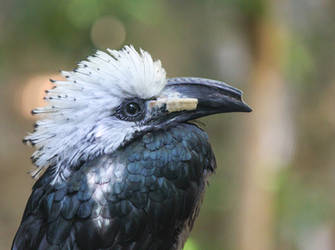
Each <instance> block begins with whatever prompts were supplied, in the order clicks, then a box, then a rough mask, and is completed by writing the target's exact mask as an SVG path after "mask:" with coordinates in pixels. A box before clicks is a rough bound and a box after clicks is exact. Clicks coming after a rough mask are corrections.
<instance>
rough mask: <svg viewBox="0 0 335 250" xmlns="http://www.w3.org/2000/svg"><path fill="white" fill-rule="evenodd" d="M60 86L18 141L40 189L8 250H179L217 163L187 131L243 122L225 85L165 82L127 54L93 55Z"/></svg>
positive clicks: (240, 104) (149, 62)
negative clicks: (224, 118)
mask: <svg viewBox="0 0 335 250" xmlns="http://www.w3.org/2000/svg"><path fill="white" fill-rule="evenodd" d="M61 74H62V76H63V80H57V81H56V80H52V79H51V80H50V81H51V82H52V84H53V88H52V89H50V90H46V96H45V97H44V99H45V100H46V106H44V107H40V108H36V109H34V110H33V111H32V113H33V114H34V115H38V116H39V117H40V118H39V120H37V121H36V123H35V125H34V131H33V132H32V133H30V134H28V135H27V136H26V137H25V139H24V140H23V141H24V143H26V144H28V145H31V146H34V147H35V148H36V151H35V152H34V153H33V155H32V157H31V158H32V162H33V164H34V165H35V166H36V169H35V170H34V171H32V172H31V174H32V176H33V177H35V178H36V179H37V181H36V182H35V184H34V185H33V188H32V193H31V195H30V197H29V200H28V202H27V205H26V208H25V210H24V213H23V216H22V220H21V223H20V225H19V228H18V230H17V232H16V235H15V238H14V240H13V243H12V249H34V250H36V249H112V250H135V249H139V250H156V249H157V250H158V249H159V250H172V249H173V250H175V249H182V248H183V246H184V244H185V241H186V240H187V237H188V236H189V233H190V231H191V230H192V227H193V224H194V221H195V219H196V217H197V216H198V214H199V209H200V205H201V203H202V199H203V196H204V192H205V189H206V187H207V184H208V178H209V177H210V176H211V175H212V174H213V173H214V171H215V168H216V160H215V156H214V153H213V151H212V148H211V146H210V143H209V141H208V135H207V134H206V132H205V131H204V130H203V129H202V128H200V127H199V126H198V125H197V123H195V122H194V121H195V120H196V119H197V118H200V117H204V116H208V115H212V114H218V113H227V112H250V111H251V108H250V107H249V106H248V105H247V104H246V103H245V102H244V101H243V100H242V92H241V91H240V90H238V89H236V88H234V87H232V86H230V85H228V84H226V83H224V82H222V81H218V80H211V79H206V78H198V77H176V78H167V77H166V72H165V70H164V68H163V67H162V65H161V62H160V61H159V60H154V59H153V58H152V56H151V55H150V54H149V53H148V52H146V51H144V50H142V49H135V48H134V46H132V45H127V46H124V47H122V48H121V49H119V50H111V49H106V50H105V51H101V50H98V51H96V53H95V54H94V55H92V56H89V57H87V59H85V60H83V61H81V62H79V63H78V65H77V68H76V69H74V70H73V71H61Z"/></svg>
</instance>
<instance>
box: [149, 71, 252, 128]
mask: <svg viewBox="0 0 335 250" xmlns="http://www.w3.org/2000/svg"><path fill="white" fill-rule="evenodd" d="M160 99H161V100H164V101H166V103H169V102H171V100H172V102H176V103H177V104H176V105H175V106H177V108H175V109H174V110H172V111H171V110H169V109H168V108H167V107H166V106H163V110H162V107H161V108H160V112H162V113H161V115H157V112H156V115H155V117H156V119H155V120H156V121H155V122H154V123H156V124H157V123H165V122H168V123H170V122H185V121H188V120H193V119H197V118H200V117H203V116H207V115H212V114H217V113H227V112H251V111H252V109H251V108H250V107H249V106H248V105H247V104H246V103H244V102H243V101H242V91H240V90H238V89H236V88H234V87H232V86H230V85H228V84H226V83H224V82H220V81H216V80H210V79H205V78H195V77H180V78H170V79H168V82H167V85H166V87H165V89H164V90H163V92H162V93H161V96H160V97H159V98H158V99H157V100H160ZM184 100H185V101H184ZM164 101H160V103H162V102H163V103H164ZM178 102H179V103H181V106H180V107H178ZM185 103H186V105H185ZM189 103H191V106H190V105H189ZM155 105H156V103H153V106H155ZM183 105H185V108H184V106H183ZM157 106H158V105H157ZM164 109H165V110H164ZM157 118H158V119H157Z"/></svg>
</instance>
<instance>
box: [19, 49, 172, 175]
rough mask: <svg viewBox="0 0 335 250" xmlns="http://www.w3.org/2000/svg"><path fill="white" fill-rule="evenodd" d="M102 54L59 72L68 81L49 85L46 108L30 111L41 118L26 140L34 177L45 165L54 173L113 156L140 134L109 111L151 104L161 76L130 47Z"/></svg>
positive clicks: (155, 65)
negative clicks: (133, 102) (137, 101)
mask: <svg viewBox="0 0 335 250" xmlns="http://www.w3.org/2000/svg"><path fill="white" fill-rule="evenodd" d="M107 51H108V53H105V52H102V51H97V52H96V54H95V55H94V56H90V57H88V58H87V60H85V61H82V62H80V63H79V64H78V68H77V69H76V70H74V71H71V72H66V71H63V72H62V75H63V76H64V77H66V78H67V79H66V81H53V83H54V85H55V88H53V89H51V90H49V91H47V96H46V101H47V102H48V105H47V106H46V107H43V108H37V109H35V110H33V113H34V114H42V119H41V120H39V121H37V123H36V129H35V131H34V132H33V133H32V134H30V135H28V136H27V137H26V138H25V141H26V142H30V143H31V144H33V145H35V146H36V149H37V150H36V151H35V153H34V154H33V156H32V158H33V161H34V163H35V165H36V166H37V167H38V169H37V170H36V171H34V172H33V173H32V175H33V176H36V175H38V174H39V172H40V171H41V170H42V169H43V168H44V167H48V166H50V165H52V166H54V167H56V168H59V167H60V166H61V164H70V165H71V164H76V163H77V162H78V161H79V160H87V159H90V158H91V157H92V158H93V157H96V156H97V155H99V154H102V153H111V152H113V151H114V150H115V149H117V148H118V147H119V146H120V145H121V144H122V142H123V141H124V140H126V139H127V137H130V136H131V134H132V133H134V132H135V131H137V130H139V128H138V127H136V124H135V123H132V122H125V121H121V120H119V119H116V118H115V117H113V116H112V115H111V113H112V111H113V110H114V109H115V108H116V107H117V106H118V105H120V102H121V101H122V99H124V98H131V97H138V98H142V99H148V98H152V97H155V96H158V95H159V94H160V92H161V91H162V89H163V88H164V87H165V85H166V76H165V70H164V69H163V68H162V66H161V63H160V61H153V59H152V57H151V56H150V54H149V53H147V52H145V51H143V50H140V53H138V52H137V51H136V50H135V49H134V47H132V46H125V47H124V48H123V49H122V50H120V51H116V50H109V49H107Z"/></svg>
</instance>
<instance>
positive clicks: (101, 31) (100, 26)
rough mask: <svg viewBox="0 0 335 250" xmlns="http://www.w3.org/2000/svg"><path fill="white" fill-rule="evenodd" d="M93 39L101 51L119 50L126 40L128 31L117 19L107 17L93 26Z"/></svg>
mask: <svg viewBox="0 0 335 250" xmlns="http://www.w3.org/2000/svg"><path fill="white" fill-rule="evenodd" d="M91 39H92V42H93V43H94V45H95V46H96V47H97V48H100V49H105V48H119V47H120V46H121V45H122V44H123V42H124V41H125V39H126V29H125V27H124V25H123V23H122V22H121V21H120V20H118V19H117V18H115V17H113V16H105V17H102V18H100V19H98V20H97V21H96V22H95V23H94V24H93V26H92V29H91Z"/></svg>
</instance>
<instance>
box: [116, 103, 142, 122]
mask: <svg viewBox="0 0 335 250" xmlns="http://www.w3.org/2000/svg"><path fill="white" fill-rule="evenodd" d="M115 116H116V117H118V118H119V119H121V120H125V121H140V120H142V119H143V118H144V116H145V100H142V99H138V98H134V99H127V100H125V101H123V103H121V105H120V106H119V107H118V108H117V110H116V113H115Z"/></svg>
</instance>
